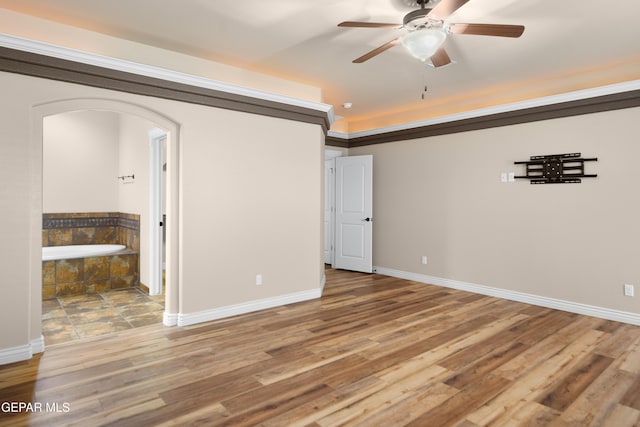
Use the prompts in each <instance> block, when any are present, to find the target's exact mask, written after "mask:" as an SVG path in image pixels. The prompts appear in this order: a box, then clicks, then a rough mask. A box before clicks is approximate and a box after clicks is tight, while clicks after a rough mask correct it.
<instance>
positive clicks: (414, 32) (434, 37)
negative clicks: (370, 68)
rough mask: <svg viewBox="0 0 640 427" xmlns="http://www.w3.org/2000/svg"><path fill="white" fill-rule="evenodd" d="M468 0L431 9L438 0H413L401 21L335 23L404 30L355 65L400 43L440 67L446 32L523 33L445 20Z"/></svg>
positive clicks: (446, 61) (510, 28)
mask: <svg viewBox="0 0 640 427" xmlns="http://www.w3.org/2000/svg"><path fill="white" fill-rule="evenodd" d="M468 1H469V0H441V1H440V2H439V3H438V4H437V5H435V6H434V7H433V8H428V7H427V4H428V3H437V0H416V3H417V4H419V5H420V9H417V10H414V11H412V12H409V13H407V14H406V15H405V17H404V19H403V21H402V24H388V23H381V22H358V21H344V22H341V23H339V24H338V26H339V27H356V28H396V29H405V30H406V33H405V34H404V35H402V36H400V37H397V38H395V39H393V40H391V41H390V42H388V43H385V44H383V45H382V46H379V47H377V48H375V49H373V50H372V51H370V52H368V53H366V54H364V55H362V56H361V57H359V58H356V59H354V60H353V62H354V63H356V64H359V63H361V62H365V61H367V60H369V59H371V58H373V57H374V56H376V55H379V54H380V53H382V52H384V51H385V50H387V49H390V48H392V47H393V46H395V45H397V44H400V43H401V44H402V45H403V46H404V47H405V48H406V49H407V50H408V51H409V53H411V55H413V56H414V57H416V58H418V59H420V60H422V61H426V60H427V59H430V60H431V63H432V64H433V66H434V67H442V66H443V65H447V64H449V63H450V62H451V58H449V55H448V54H447V51H446V50H445V49H444V47H443V46H442V44H443V43H444V41H445V40H446V38H447V35H448V34H451V33H453V34H472V35H482V36H497V37H520V36H521V35H522V33H523V32H524V26H522V25H504V24H458V23H445V22H444V21H445V20H446V19H447V18H448V17H449V15H451V14H452V13H453V12H455V11H456V10H458V9H459V8H460V7H462V6H463V5H465V4H466V3H467V2H468Z"/></svg>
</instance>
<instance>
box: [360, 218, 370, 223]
mask: <svg viewBox="0 0 640 427" xmlns="http://www.w3.org/2000/svg"><path fill="white" fill-rule="evenodd" d="M360 221H366V222H369V221H371V218H369V217H367V218H365V219H361V220H360Z"/></svg>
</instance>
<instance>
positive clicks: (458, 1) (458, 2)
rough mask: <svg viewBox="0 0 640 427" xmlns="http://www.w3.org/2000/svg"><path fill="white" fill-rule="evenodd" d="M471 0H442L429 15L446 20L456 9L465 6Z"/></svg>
mask: <svg viewBox="0 0 640 427" xmlns="http://www.w3.org/2000/svg"><path fill="white" fill-rule="evenodd" d="M468 1H469V0H442V1H441V2H440V3H438V5H437V6H436V7H434V8H433V9H432V10H431V12H429V14H428V15H427V16H428V17H430V18H434V19H439V20H441V21H444V20H445V19H447V18H448V17H449V15H451V14H452V13H453V12H455V11H456V10H458V9H460V8H461V7H462V6H464V5H465V4H466V3H467V2H468Z"/></svg>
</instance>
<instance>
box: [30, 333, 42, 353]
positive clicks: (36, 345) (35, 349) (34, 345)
mask: <svg viewBox="0 0 640 427" xmlns="http://www.w3.org/2000/svg"><path fill="white" fill-rule="evenodd" d="M31 353H33V354H38V353H44V336H43V335H40V337H39V338H36V339H35V340H31Z"/></svg>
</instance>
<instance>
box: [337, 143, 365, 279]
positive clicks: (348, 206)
mask: <svg viewBox="0 0 640 427" xmlns="http://www.w3.org/2000/svg"><path fill="white" fill-rule="evenodd" d="M335 161H336V165H335V180H336V185H335V189H336V197H335V200H336V233H335V258H334V264H333V266H334V267H335V268H342V269H345V270H353V271H362V272H365V273H371V272H372V271H373V256H372V234H373V224H372V222H373V218H372V212H373V194H372V193H373V174H372V172H373V156H371V155H368V156H349V157H338V158H336V159H335Z"/></svg>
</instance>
